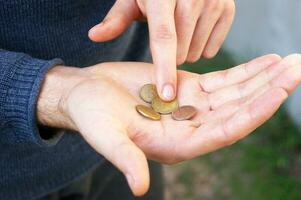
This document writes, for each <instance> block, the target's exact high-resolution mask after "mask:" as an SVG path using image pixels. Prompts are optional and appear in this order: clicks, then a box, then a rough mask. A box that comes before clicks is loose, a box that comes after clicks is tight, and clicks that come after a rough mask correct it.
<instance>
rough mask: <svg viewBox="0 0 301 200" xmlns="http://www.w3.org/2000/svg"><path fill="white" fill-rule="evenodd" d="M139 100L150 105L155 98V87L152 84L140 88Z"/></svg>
mask: <svg viewBox="0 0 301 200" xmlns="http://www.w3.org/2000/svg"><path fill="white" fill-rule="evenodd" d="M139 95H140V97H141V99H142V100H143V101H145V102H146V103H151V102H152V100H153V99H154V97H155V96H157V89H156V86H155V85H153V84H145V85H143V86H142V87H141V89H140V93H139Z"/></svg>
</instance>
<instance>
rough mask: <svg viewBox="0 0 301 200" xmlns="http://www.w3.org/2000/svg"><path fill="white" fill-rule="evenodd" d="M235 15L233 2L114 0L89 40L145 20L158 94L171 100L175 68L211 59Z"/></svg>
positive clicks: (102, 38)
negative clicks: (202, 58) (185, 63)
mask: <svg viewBox="0 0 301 200" xmlns="http://www.w3.org/2000/svg"><path fill="white" fill-rule="evenodd" d="M234 13H235V4H234V1H233V0H168V1H166V0H156V1H153V0H117V1H116V3H115V4H114V6H113V7H112V9H111V10H110V11H109V13H108V14H107V16H106V17H105V19H104V20H103V21H102V23H100V24H98V25H96V26H94V27H93V28H92V29H91V30H90V31H89V37H90V39H91V40H93V41H95V42H104V41H108V40H112V39H114V38H116V37H117V36H119V35H120V34H121V33H123V32H124V31H125V30H126V28H127V27H128V26H129V25H131V24H132V22H133V21H135V20H146V21H147V22H148V26H149V35H150V47H151V53H152V57H153V61H154V65H155V70H154V79H155V83H156V86H157V89H158V94H159V95H160V97H161V98H162V99H165V100H172V99H174V98H175V96H176V92H177V91H176V90H177V87H176V86H177V78H178V77H177V69H176V65H180V64H182V63H184V62H185V61H188V62H195V61H197V60H198V59H199V58H200V57H205V58H212V57H214V56H215V55H216V54H217V52H218V50H219V49H220V47H221V45H222V43H223V41H224V40H225V38H226V35H227V33H228V32H229V29H230V27H231V24H232V21H233V18H234Z"/></svg>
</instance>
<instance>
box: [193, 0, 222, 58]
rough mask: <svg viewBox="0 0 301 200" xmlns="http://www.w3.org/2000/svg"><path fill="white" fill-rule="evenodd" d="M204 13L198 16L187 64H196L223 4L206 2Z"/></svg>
mask: <svg viewBox="0 0 301 200" xmlns="http://www.w3.org/2000/svg"><path fill="white" fill-rule="evenodd" d="M206 2H207V3H206V5H205V6H204V9H203V10H204V11H203V13H202V15H201V16H200V18H199V20H198V22H197V25H196V28H195V31H194V33H193V36H192V40H191V43H190V48H189V53H188V56H187V61H188V62H196V61H197V60H198V59H199V58H200V57H201V55H202V53H203V50H204V48H205V45H206V43H207V41H208V39H209V37H210V34H211V32H212V30H213V27H214V26H215V24H216V22H217V21H218V19H219V18H220V16H221V11H222V9H223V4H222V3H221V1H206Z"/></svg>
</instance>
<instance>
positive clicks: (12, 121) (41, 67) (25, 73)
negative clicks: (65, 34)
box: [0, 49, 63, 146]
mask: <svg viewBox="0 0 301 200" xmlns="http://www.w3.org/2000/svg"><path fill="white" fill-rule="evenodd" d="M61 64H63V61H62V60H61V59H52V60H40V59H35V58H32V57H30V56H29V55H26V54H23V53H17V52H10V51H6V50H2V49H0V140H1V142H4V143H9V144H16V143H35V144H38V145H41V146H51V145H55V144H56V143H57V142H58V141H59V139H60V138H61V136H62V134H53V135H52V137H50V138H46V139H45V138H43V137H42V136H41V134H40V131H39V130H40V129H39V127H38V122H37V117H36V104H37V98H38V96H39V91H40V87H41V85H42V83H43V80H44V77H45V74H46V73H47V71H48V70H49V69H51V68H52V67H54V66H56V65H61ZM41 130H42V129H41ZM43 130H45V129H43Z"/></svg>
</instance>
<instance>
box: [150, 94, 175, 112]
mask: <svg viewBox="0 0 301 200" xmlns="http://www.w3.org/2000/svg"><path fill="white" fill-rule="evenodd" d="M178 106H179V104H178V101H177V100H176V99H175V100H173V101H169V102H167V101H163V100H162V99H160V97H159V96H156V97H155V98H154V99H153V101H152V108H153V109H154V110H155V111H156V112H158V113H161V114H169V113H171V112H172V111H174V110H176V109H177V108H178Z"/></svg>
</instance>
